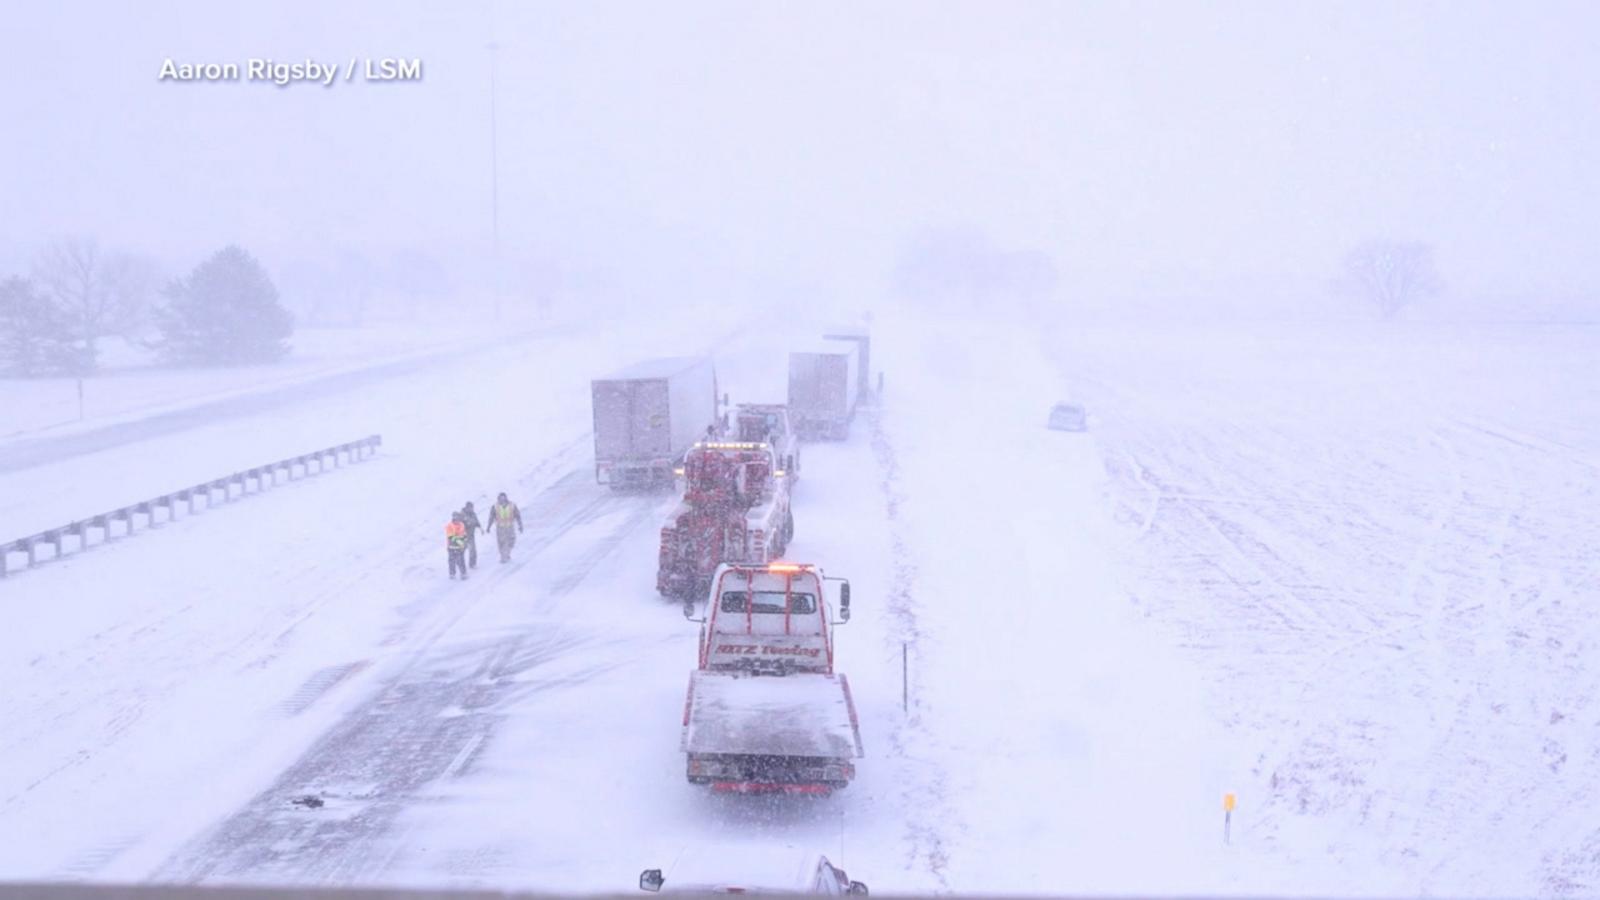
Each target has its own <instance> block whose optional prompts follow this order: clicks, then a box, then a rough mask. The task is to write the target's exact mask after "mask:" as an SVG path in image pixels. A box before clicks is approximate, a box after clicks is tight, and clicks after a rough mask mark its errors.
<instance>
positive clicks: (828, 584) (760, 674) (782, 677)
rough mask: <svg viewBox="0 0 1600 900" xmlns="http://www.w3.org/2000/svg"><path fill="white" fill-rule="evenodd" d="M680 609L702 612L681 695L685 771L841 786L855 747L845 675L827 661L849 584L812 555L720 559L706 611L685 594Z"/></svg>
mask: <svg viewBox="0 0 1600 900" xmlns="http://www.w3.org/2000/svg"><path fill="white" fill-rule="evenodd" d="M830 593H833V594H836V595H837V598H838V603H839V605H838V609H839V618H838V619H837V620H835V619H834V618H833V609H832V604H831V603H830V602H829V594H830ZM684 616H685V617H686V618H689V619H690V620H691V621H696V622H699V623H700V665H699V668H697V669H696V670H695V671H693V672H691V673H690V674H689V696H688V699H687V700H686V701H685V702H684V706H683V751H684V753H685V754H686V755H687V756H688V776H689V782H690V783H691V784H703V785H709V786H711V788H712V789H713V790H716V791H726V792H739V793H786V794H829V793H832V792H833V791H835V790H838V789H839V788H842V787H845V786H846V785H848V784H849V783H850V779H852V778H854V777H855V773H856V768H855V760H856V759H858V758H859V757H861V756H862V755H863V751H862V747H861V730H860V727H859V725H858V723H857V720H856V707H855V701H854V700H853V699H852V698H851V696H850V682H849V681H848V680H847V679H846V678H845V676H844V675H842V674H836V673H835V672H834V671H833V656H834V645H833V626H834V625H837V624H842V623H844V622H848V621H849V620H850V583H849V582H848V581H845V580H844V579H842V578H828V577H826V576H824V575H823V574H822V570H821V569H819V568H817V567H816V566H811V565H796V564H791V563H769V564H767V565H763V566H749V565H724V566H720V567H718V569H717V572H716V576H715V577H714V578H713V579H712V584H711V589H710V592H709V595H708V596H707V599H706V604H705V607H704V610H703V612H702V614H701V615H700V616H699V617H698V618H697V617H696V616H695V604H693V603H690V604H687V605H686V606H685V607H684Z"/></svg>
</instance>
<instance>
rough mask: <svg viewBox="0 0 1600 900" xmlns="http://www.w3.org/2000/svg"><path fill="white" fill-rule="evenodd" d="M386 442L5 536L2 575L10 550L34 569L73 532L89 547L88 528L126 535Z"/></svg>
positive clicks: (282, 463)
mask: <svg viewBox="0 0 1600 900" xmlns="http://www.w3.org/2000/svg"><path fill="white" fill-rule="evenodd" d="M382 445H383V437H382V436H381V435H376V434H374V435H371V436H370V437H364V438H362V439H361V440H359V441H351V442H349V443H347V444H339V445H337V446H334V447H327V448H325V449H322V450H317V451H314V452H312V453H303V454H301V455H299V456H292V457H290V458H288V459H280V460H278V461H277V462H273V463H267V464H266V465H264V466H256V467H255V468H253V469H245V470H244V471H241V472H234V473H233V474H232V475H225V476H223V477H221V478H218V479H215V480H214V481H207V482H205V483H203V484H197V485H194V486H193V487H186V488H183V489H182V490H177V491H173V492H172V493H170V494H162V495H161V496H159V497H153V498H151V499H149V500H145V501H142V502H140V503H134V504H131V505H129V506H124V507H122V508H121V509H114V510H112V511H110V512H105V513H101V514H100V515H97V516H90V517H89V518H87V519H79V520H78V521H76V522H69V523H67V524H66V525H62V526H61V527H59V528H51V529H48V530H46V531H41V532H39V533H38V534H32V535H29V536H27V537H24V538H18V539H16V540H14V541H7V542H5V543H3V544H0V578H4V577H6V575H7V574H8V573H7V568H8V565H9V562H10V557H11V556H12V554H22V553H26V554H27V555H28V565H27V568H30V569H31V568H33V567H34V566H36V565H38V564H39V563H41V562H49V561H50V560H53V559H60V558H61V556H62V555H63V554H64V553H65V551H66V550H67V549H68V547H67V543H66V539H67V538H69V537H75V538H77V539H78V540H77V547H76V548H74V549H77V550H83V549H84V548H85V547H88V546H89V533H90V529H93V528H98V529H100V531H101V539H100V543H102V544H104V543H106V542H108V541H110V540H112V539H113V538H115V537H118V536H119V535H117V534H116V533H115V532H114V531H113V530H112V524H113V523H116V522H121V523H122V524H123V528H122V534H121V535H120V536H121V537H127V536H128V535H131V534H133V529H134V527H135V525H136V524H137V519H136V518H135V517H136V516H139V515H143V516H144V517H145V526H146V527H152V526H154V525H155V524H156V521H157V520H156V511H157V510H162V509H164V510H166V519H165V520H164V521H167V522H171V521H172V520H173V519H174V518H176V517H177V515H178V505H179V504H185V505H186V506H187V507H188V513H187V514H188V515H193V514H194V512H195V501H196V500H197V499H202V498H203V499H204V500H205V504H206V508H207V509H210V508H211V507H212V506H214V505H216V502H217V501H216V493H217V492H218V491H220V492H221V493H222V500H221V502H223V503H226V502H228V501H230V500H233V499H234V492H233V489H234V487H235V486H237V487H238V488H239V494H238V496H240V497H244V496H245V495H247V494H249V493H250V492H251V491H250V485H251V483H252V482H254V484H255V493H258V494H259V493H261V492H262V491H263V490H266V489H267V487H269V486H276V485H277V484H278V477H279V475H280V474H282V475H283V477H284V480H286V481H293V480H295V478H297V477H298V478H306V477H309V476H311V475H320V474H321V473H323V472H325V471H327V470H328V467H329V466H330V465H332V466H333V467H335V468H337V467H339V466H341V465H344V464H345V463H355V462H360V461H361V460H363V459H367V458H370V457H371V456H373V455H374V454H376V453H377V452H378V448H379V447H380V446H382ZM341 457H342V459H341ZM313 463H314V464H315V465H316V470H315V471H312V464H313ZM297 468H298V469H299V474H298V475H296V473H295V470H296V469H297ZM269 483H270V484H269ZM42 546H49V547H51V548H52V549H53V550H54V553H53V554H52V555H50V556H48V557H46V558H44V559H40V558H39V548H40V547H42Z"/></svg>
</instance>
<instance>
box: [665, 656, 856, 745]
mask: <svg viewBox="0 0 1600 900" xmlns="http://www.w3.org/2000/svg"><path fill="white" fill-rule="evenodd" d="M683 719H684V721H683V726H684V727H683V749H684V751H685V752H687V753H690V754H727V755H739V756H782V757H813V758H817V757H823V758H830V759H855V758H859V757H861V756H862V755H863V750H862V746H861V731H860V728H859V726H858V725H857V721H856V709H855V701H854V700H853V699H851V696H850V683H849V681H848V680H846V678H845V677H844V676H843V675H840V674H824V673H821V672H795V673H791V674H789V675H782V676H777V675H750V674H745V673H741V672H726V671H715V670H696V671H693V672H691V673H690V674H689V698H688V703H687V706H686V708H685V709H684V717H683Z"/></svg>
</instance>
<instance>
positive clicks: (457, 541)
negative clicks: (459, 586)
mask: <svg viewBox="0 0 1600 900" xmlns="http://www.w3.org/2000/svg"><path fill="white" fill-rule="evenodd" d="M444 546H445V551H446V552H447V553H448V554H449V556H450V578H451V580H454V579H455V577H456V570H457V569H459V570H461V580H462V581H466V580H467V524H466V523H465V522H463V521H462V520H461V513H452V514H451V516H450V524H448V525H446V526H444Z"/></svg>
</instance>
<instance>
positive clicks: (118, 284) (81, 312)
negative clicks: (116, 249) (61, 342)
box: [34, 237, 156, 367]
mask: <svg viewBox="0 0 1600 900" xmlns="http://www.w3.org/2000/svg"><path fill="white" fill-rule="evenodd" d="M34 277H35V278H36V279H37V280H38V282H39V284H40V286H41V287H42V288H43V290H44V291H45V293H46V294H48V295H49V296H50V298H51V299H52V300H54V301H55V304H56V307H57V308H58V309H60V310H61V313H62V315H64V316H65V317H66V318H67V321H68V323H69V324H70V327H71V328H72V333H73V336H74V338H76V339H77V340H79V341H81V342H82V346H83V358H84V362H85V364H86V365H88V366H90V367H92V366H93V365H94V361H95V358H96V356H97V355H98V352H99V343H98V342H99V340H100V339H101V338H103V337H105V336H106V335H109V334H116V333H118V332H121V331H123V330H125V329H127V328H129V327H132V326H134V325H135V324H137V323H138V322H139V320H140V318H141V317H142V316H143V315H144V314H146V313H147V312H148V308H149V302H150V298H151V296H152V294H153V292H154V285H155V280H156V276H155V270H154V267H153V266H151V265H150V264H149V263H147V262H145V261H144V260H141V259H137V258H135V257H131V256H127V255H125V254H111V253H106V252H105V251H103V250H102V249H101V248H100V245H99V243H98V242H96V241H95V240H94V239H93V238H83V237H72V238H61V239H59V240H56V241H53V242H52V243H51V244H50V245H49V246H47V247H46V248H45V249H44V252H43V253H41V254H40V256H39V259H38V261H37V262H36V263H35V264H34Z"/></svg>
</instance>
